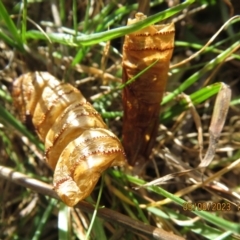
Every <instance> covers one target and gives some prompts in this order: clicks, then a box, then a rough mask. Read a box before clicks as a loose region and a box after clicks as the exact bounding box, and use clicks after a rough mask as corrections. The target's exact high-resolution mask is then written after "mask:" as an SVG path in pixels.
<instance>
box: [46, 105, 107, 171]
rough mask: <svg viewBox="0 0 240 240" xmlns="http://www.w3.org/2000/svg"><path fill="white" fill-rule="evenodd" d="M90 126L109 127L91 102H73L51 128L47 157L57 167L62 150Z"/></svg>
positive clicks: (49, 162)
mask: <svg viewBox="0 0 240 240" xmlns="http://www.w3.org/2000/svg"><path fill="white" fill-rule="evenodd" d="M89 128H107V126H106V124H105V123H104V122H103V120H102V118H101V116H100V115H99V113H98V112H97V111H96V110H95V109H94V108H93V107H92V106H91V105H90V104H89V103H86V104H84V105H82V104H79V103H77V104H72V105H70V106H69V107H68V108H66V109H65V111H63V113H62V114H61V115H60V116H59V117H58V118H57V119H56V121H55V123H54V124H53V126H52V127H51V129H50V130H49V132H48V134H47V136H46V141H45V151H46V153H45V157H46V161H47V162H48V164H49V166H51V168H52V169H54V168H55V166H56V163H57V161H58V158H59V156H60V154H61V152H62V150H63V149H64V148H65V147H66V146H67V144H68V143H69V142H71V141H72V140H74V139H75V138H77V137H78V136H79V135H81V134H82V133H83V132H84V131H85V130H86V129H89Z"/></svg>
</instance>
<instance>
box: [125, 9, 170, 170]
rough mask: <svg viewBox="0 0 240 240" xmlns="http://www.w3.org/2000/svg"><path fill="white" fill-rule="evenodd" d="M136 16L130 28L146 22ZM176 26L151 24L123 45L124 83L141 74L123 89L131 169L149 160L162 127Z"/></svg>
mask: <svg viewBox="0 0 240 240" xmlns="http://www.w3.org/2000/svg"><path fill="white" fill-rule="evenodd" d="M145 18H146V16H145V15H143V14H142V13H137V14H136V16H135V18H134V19H129V20H128V23H127V25H130V24H134V23H136V22H138V21H141V20H143V19H145ZM174 33H175V30H174V24H173V23H171V24H163V25H150V26H148V27H146V28H144V29H141V30H139V31H136V32H133V33H130V34H128V35H126V36H125V40H124V44H123V60H122V66H123V75H122V80H123V83H126V82H127V81H128V80H130V79H132V78H133V77H135V76H136V75H137V74H139V73H140V72H141V71H143V70H144V69H146V68H147V67H149V66H150V65H151V64H153V63H154V62H156V63H155V65H153V66H152V67H151V68H150V69H148V70H147V71H146V72H144V73H142V74H141V75H140V76H139V77H138V78H137V79H136V80H135V81H134V82H132V83H130V84H129V85H127V86H126V87H125V88H124V89H123V108H124V117H123V146H124V149H125V151H126V155H127V159H128V161H129V164H130V165H132V166H135V165H138V164H140V162H141V161H146V160H147V159H148V156H149V154H150V153H151V150H152V147H153V143H154V141H155V138H156V134H157V130H158V126H159V113H160V103H161V100H162V97H163V93H164V91H165V86H166V83H167V79H168V69H169V63H170V59H171V56H172V52H173V47H174Z"/></svg>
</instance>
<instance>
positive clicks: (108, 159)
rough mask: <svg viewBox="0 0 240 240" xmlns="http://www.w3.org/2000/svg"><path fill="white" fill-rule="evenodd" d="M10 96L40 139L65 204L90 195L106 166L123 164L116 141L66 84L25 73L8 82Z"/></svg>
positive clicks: (76, 92) (53, 78) (120, 149)
mask: <svg viewBox="0 0 240 240" xmlns="http://www.w3.org/2000/svg"><path fill="white" fill-rule="evenodd" d="M12 96H13V99H14V105H15V107H16V109H17V110H18V112H19V113H20V115H21V119H22V120H23V121H25V120H29V117H30V118H31V120H32V123H33V125H34V127H35V129H36V132H37V133H38V135H39V137H40V138H41V140H42V141H44V144H45V159H46V161H47V163H48V165H49V166H50V167H51V168H52V169H53V170H54V188H55V189H56V191H57V193H58V195H59V196H60V198H61V199H62V201H64V202H65V203H66V204H67V205H69V206H74V205H75V204H76V203H77V202H79V201H80V200H82V199H84V198H86V197H87V196H88V195H89V194H91V191H92V190H93V188H94V186H95V185H96V183H97V181H98V179H99V177H100V176H101V174H102V172H103V171H104V170H106V169H107V168H108V167H112V166H123V165H124V164H125V163H126V159H125V153H124V150H123V147H122V145H121V143H120V141H119V139H118V138H117V137H116V136H115V135H114V134H113V133H111V131H109V130H108V129H107V126H106V124H105V123H104V122H103V120H102V118H101V116H100V114H99V113H98V112H97V111H96V110H95V109H94V108H93V107H92V105H91V104H90V103H88V102H87V101H86V99H85V98H84V97H83V95H82V94H81V92H80V91H78V90H77V89H76V88H74V87H73V86H71V85H70V84H65V83H60V82H59V81H58V80H57V79H56V78H55V77H53V76H52V75H51V74H49V73H47V72H33V73H27V74H24V75H22V76H20V77H19V78H18V79H16V80H15V81H14V84H13V92H12Z"/></svg>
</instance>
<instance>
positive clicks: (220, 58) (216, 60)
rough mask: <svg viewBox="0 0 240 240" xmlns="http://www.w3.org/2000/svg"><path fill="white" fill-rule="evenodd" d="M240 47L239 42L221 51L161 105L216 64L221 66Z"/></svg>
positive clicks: (163, 102)
mask: <svg viewBox="0 0 240 240" xmlns="http://www.w3.org/2000/svg"><path fill="white" fill-rule="evenodd" d="M239 47H240V41H237V42H236V43H234V44H233V45H232V46H231V47H229V48H228V49H226V50H225V51H223V52H222V53H221V54H219V55H218V56H217V57H216V58H214V59H213V60H212V61H210V62H209V63H208V64H207V65H206V66H205V67H203V68H202V69H201V70H199V71H198V72H195V73H194V74H193V75H192V76H190V77H189V78H188V79H187V80H186V81H185V82H184V83H182V84H181V85H180V86H179V87H178V88H177V89H176V90H174V91H173V92H172V93H170V94H169V95H168V96H166V97H165V98H164V99H163V101H162V105H164V104H166V103H167V102H169V101H171V100H172V99H173V98H174V97H176V96H177V95H178V94H180V93H181V92H183V91H184V90H186V89H187V88H189V87H190V86H191V85H192V84H193V83H195V82H196V81H197V80H198V79H200V78H201V77H202V76H203V75H204V74H205V73H207V72H208V71H210V70H212V69H213V68H215V67H216V66H217V65H218V64H221V63H222V62H224V61H225V59H226V58H227V57H229V55H231V53H232V51H233V50H235V49H237V48H239Z"/></svg>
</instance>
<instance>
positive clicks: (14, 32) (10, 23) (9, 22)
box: [0, 1, 24, 50]
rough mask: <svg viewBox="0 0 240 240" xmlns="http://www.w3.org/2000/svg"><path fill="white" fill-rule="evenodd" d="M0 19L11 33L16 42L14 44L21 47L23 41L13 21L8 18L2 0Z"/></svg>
mask: <svg viewBox="0 0 240 240" xmlns="http://www.w3.org/2000/svg"><path fill="white" fill-rule="evenodd" d="M0 20H1V21H3V22H4V23H5V25H6V27H7V29H8V31H9V32H10V33H11V35H12V38H13V39H14V40H15V41H14V42H16V43H15V44H16V45H17V46H18V48H19V49H22V50H23V49H24V48H23V43H22V39H21V36H20V34H19V33H18V29H17V27H16V26H15V24H14V22H13V21H12V19H11V18H10V15H9V14H8V12H7V10H6V8H5V7H4V5H3V3H2V1H0Z"/></svg>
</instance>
